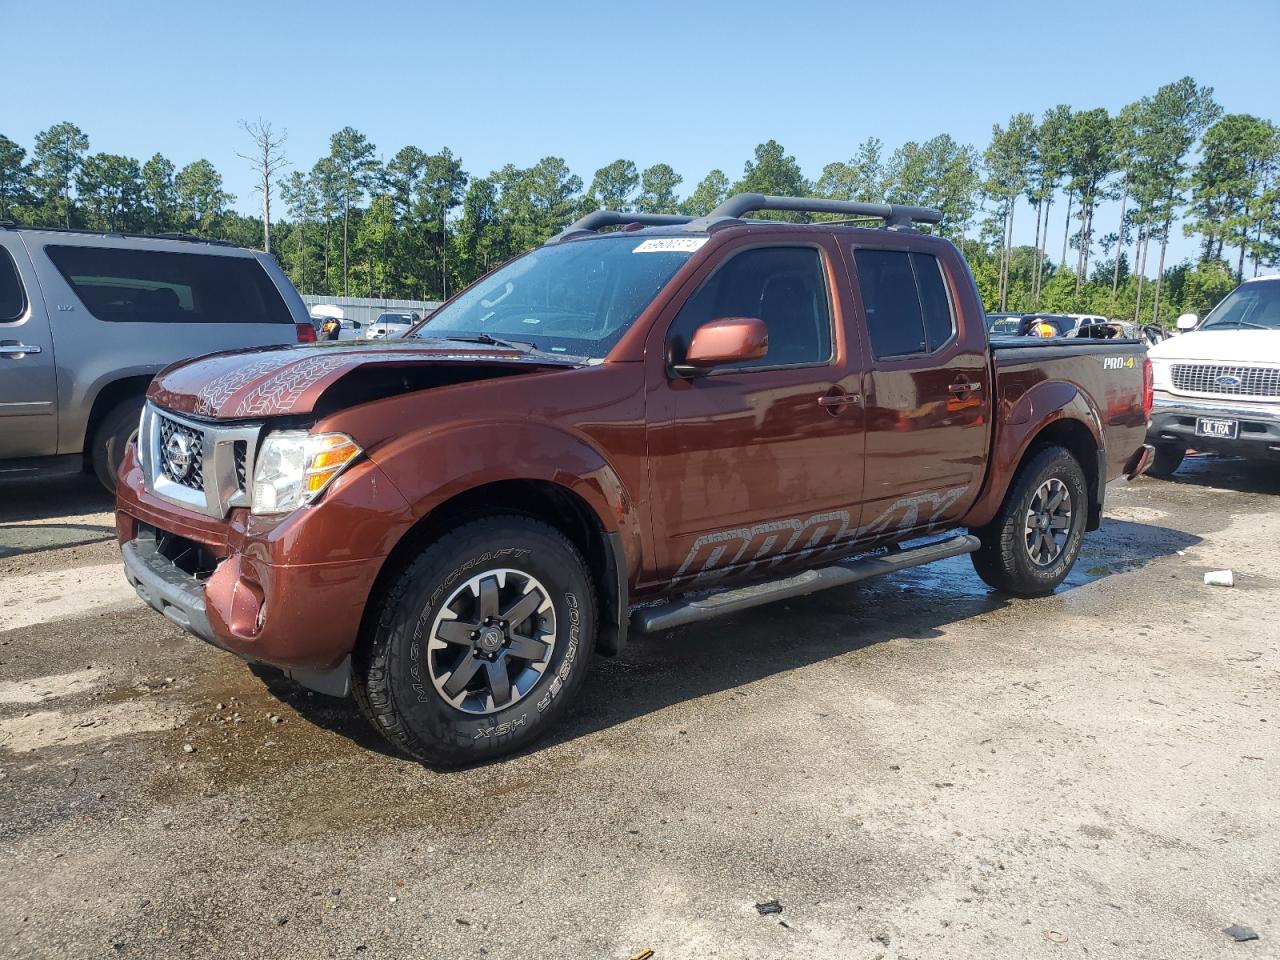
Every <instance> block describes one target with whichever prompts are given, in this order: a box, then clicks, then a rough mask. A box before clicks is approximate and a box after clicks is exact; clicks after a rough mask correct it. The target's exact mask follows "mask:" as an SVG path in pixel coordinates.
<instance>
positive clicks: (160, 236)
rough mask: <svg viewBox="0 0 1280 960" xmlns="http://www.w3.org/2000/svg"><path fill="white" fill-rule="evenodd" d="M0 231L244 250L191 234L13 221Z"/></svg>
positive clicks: (0, 225) (1, 223)
mask: <svg viewBox="0 0 1280 960" xmlns="http://www.w3.org/2000/svg"><path fill="white" fill-rule="evenodd" d="M0 230H40V231H42V232H46V231H47V232H49V233H82V234H86V235H88V236H91V237H125V238H128V239H130V240H180V241H182V242H183V243H208V244H212V245H213V246H215V247H235V248H237V249H244V248H243V247H241V245H240V244H238V243H236V242H234V241H232V240H211V239H209V238H207V237H194V236H192V235H191V234H189V233H176V232H170V233H126V232H125V231H123V230H89V229H87V228H85V227H46V226H41V225H39V224H34V223H14V222H13V221H12V220H0Z"/></svg>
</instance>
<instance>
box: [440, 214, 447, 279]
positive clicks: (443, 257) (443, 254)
mask: <svg viewBox="0 0 1280 960" xmlns="http://www.w3.org/2000/svg"><path fill="white" fill-rule="evenodd" d="M445 213H446V208H445V207H444V205H441V207H440V299H441V300H442V301H443V300H448V299H449V243H448V240H449V233H448V229H447V227H446V225H445V222H444V216H445Z"/></svg>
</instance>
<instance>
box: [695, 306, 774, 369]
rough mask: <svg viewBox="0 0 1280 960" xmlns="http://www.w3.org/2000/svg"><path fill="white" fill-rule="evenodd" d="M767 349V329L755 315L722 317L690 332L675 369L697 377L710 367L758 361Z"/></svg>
mask: <svg viewBox="0 0 1280 960" xmlns="http://www.w3.org/2000/svg"><path fill="white" fill-rule="evenodd" d="M768 352H769V329H768V327H766V326H765V325H764V321H763V320H760V319H757V318H756V317H724V318H722V319H720V320H711V321H708V322H707V323H704V324H703V325H702V326H700V327H699V328H698V329H697V330H695V331H693V337H692V338H691V339H690V340H689V349H688V350H687V351H686V352H685V357H684V363H683V364H680V365H678V366H676V367H675V368H674V369H675V372H676V373H677V374H679V375H680V376H683V377H691V376H697V375H698V374H700V373H702V372H704V371H706V370H707V369H709V368H711V367H718V366H722V365H724V364H728V363H746V362H747V361H748V360H759V359H760V358H761V357H763V356H764V355H765V354H767V353H768Z"/></svg>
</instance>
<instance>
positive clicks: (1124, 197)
mask: <svg viewBox="0 0 1280 960" xmlns="http://www.w3.org/2000/svg"><path fill="white" fill-rule="evenodd" d="M1128 201H1129V174H1128V173H1127V172H1126V173H1125V175H1124V185H1123V186H1122V187H1121V188H1120V227H1119V229H1118V230H1117V231H1116V262H1115V266H1114V267H1112V269H1111V309H1112V310H1115V308H1116V291H1117V290H1118V289H1119V287H1120V253H1121V251H1122V250H1124V208H1125V204H1126V203H1128Z"/></svg>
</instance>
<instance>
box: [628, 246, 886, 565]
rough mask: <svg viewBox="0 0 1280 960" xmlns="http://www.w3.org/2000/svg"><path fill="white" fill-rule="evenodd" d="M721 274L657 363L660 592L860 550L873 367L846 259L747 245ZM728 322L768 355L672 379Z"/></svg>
mask: <svg viewBox="0 0 1280 960" xmlns="http://www.w3.org/2000/svg"><path fill="white" fill-rule="evenodd" d="M714 264H715V265H711V266H709V268H708V270H707V272H706V273H704V274H703V276H702V278H700V280H695V281H694V282H695V283H698V284H699V285H698V286H697V288H696V290H695V292H694V293H693V294H692V295H691V296H689V297H688V298H687V299H686V300H685V301H684V303H683V305H682V306H680V307H678V308H672V309H670V310H669V311H668V312H667V316H666V317H664V318H663V319H660V320H659V322H658V323H657V324H655V333H654V335H653V336H651V338H650V341H649V344H648V349H647V351H646V354H647V357H648V359H647V361H646V362H647V378H648V382H649V391H648V417H647V420H648V425H647V436H648V457H649V476H650V502H651V504H652V505H653V506H652V511H651V515H652V523H653V540H654V551H653V553H654V557H655V560H656V573H657V578H658V579H659V580H674V581H675V582H676V583H678V584H679V583H683V584H691V585H692V584H695V583H697V584H702V583H711V582H714V581H715V580H717V579H720V578H722V577H723V576H724V575H726V574H731V573H750V574H752V575H757V574H760V573H763V572H765V571H767V569H768V568H769V567H771V566H773V565H776V564H777V563H778V562H779V561H781V560H784V559H786V558H788V557H794V556H797V555H806V554H808V555H812V554H813V553H814V552H816V551H823V550H828V551H829V550H832V549H833V544H835V545H840V544H842V543H843V542H844V541H846V540H848V539H851V538H852V537H853V536H854V534H855V532H856V530H857V527H858V522H859V509H860V501H861V496H862V444H863V412H862V406H861V403H860V399H859V397H858V392H859V389H860V387H859V383H860V380H861V376H862V364H861V362H860V358H858V357H857V356H855V355H853V354H854V348H853V346H852V344H851V343H850V341H849V340H848V339H847V338H846V337H845V335H844V329H845V328H844V324H843V322H842V318H843V317H844V316H845V315H846V311H847V303H846V295H845V290H846V289H847V285H846V284H845V283H844V282H842V280H841V277H842V276H843V275H842V274H841V273H840V270H841V269H842V261H841V260H840V257H839V253H838V251H836V250H833V249H832V248H831V247H830V246H829V245H828V244H826V243H824V242H822V240H821V239H818V240H812V241H810V240H806V241H805V242H803V243H796V242H795V238H794V235H791V236H790V237H789V238H788V242H783V241H781V240H779V241H778V242H775V243H768V244H764V245H762V242H761V241H760V240H752V239H749V238H743V240H742V241H740V242H738V243H737V244H735V245H733V246H731V247H729V248H728V249H727V250H726V252H725V253H724V254H723V255H722V257H721V258H719V259H717V260H716V261H714ZM672 314H674V315H672ZM731 316H754V317H758V318H759V319H760V320H763V321H764V323H765V326H766V327H767V328H768V331H769V352H768V354H767V355H766V356H765V357H763V358H762V359H760V360H755V361H750V362H748V363H743V364H741V365H738V366H734V367H717V368H712V369H711V370H710V371H709V372H708V373H707V374H706V375H704V376H700V377H697V378H695V379H681V378H680V377H677V376H675V375H674V374H673V373H672V369H671V361H672V360H675V361H676V362H678V361H679V360H680V358H681V352H682V351H683V350H684V349H685V348H686V346H687V344H688V341H689V338H690V337H691V336H692V333H693V331H694V330H695V329H697V327H699V326H701V325H702V324H703V323H706V322H707V321H709V320H713V319H718V318H722V317H731ZM835 549H836V550H838V549H839V547H838V546H837V547H835Z"/></svg>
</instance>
